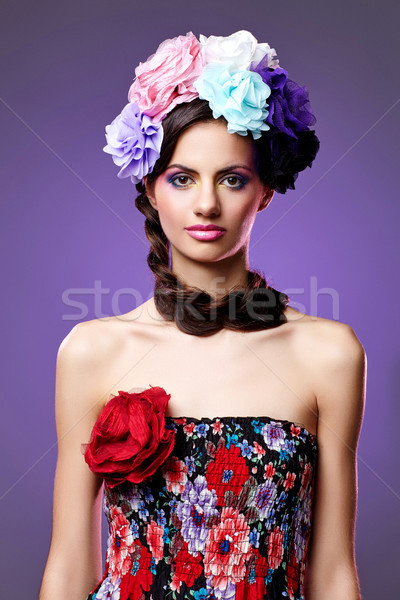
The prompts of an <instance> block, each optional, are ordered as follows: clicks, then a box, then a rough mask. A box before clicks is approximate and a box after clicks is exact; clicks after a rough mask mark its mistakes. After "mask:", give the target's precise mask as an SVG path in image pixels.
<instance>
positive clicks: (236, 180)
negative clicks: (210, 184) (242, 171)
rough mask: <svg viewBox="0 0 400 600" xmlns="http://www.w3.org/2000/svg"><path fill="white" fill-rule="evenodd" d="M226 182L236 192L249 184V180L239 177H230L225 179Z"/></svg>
mask: <svg viewBox="0 0 400 600" xmlns="http://www.w3.org/2000/svg"><path fill="white" fill-rule="evenodd" d="M224 181H227V182H228V187H231V188H234V189H236V190H238V189H240V188H242V187H243V186H244V185H245V184H246V183H247V180H246V179H244V178H243V177H240V176H239V175H228V177H225V179H224Z"/></svg>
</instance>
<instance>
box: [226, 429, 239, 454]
mask: <svg viewBox="0 0 400 600" xmlns="http://www.w3.org/2000/svg"><path fill="white" fill-rule="evenodd" d="M226 437H227V442H226V449H227V450H229V448H230V447H231V446H238V445H239V437H238V436H237V434H236V433H234V434H230V433H228V434H227V436H226Z"/></svg>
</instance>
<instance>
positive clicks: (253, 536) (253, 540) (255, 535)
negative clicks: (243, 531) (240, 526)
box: [249, 527, 260, 548]
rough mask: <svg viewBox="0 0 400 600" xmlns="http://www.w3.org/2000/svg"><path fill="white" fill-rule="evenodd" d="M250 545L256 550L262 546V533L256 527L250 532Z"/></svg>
mask: <svg viewBox="0 0 400 600" xmlns="http://www.w3.org/2000/svg"><path fill="white" fill-rule="evenodd" d="M249 540H250V544H251V545H252V546H254V548H258V547H259V545H260V532H259V531H257V529H256V528H255V527H253V529H252V530H251V532H250V535H249Z"/></svg>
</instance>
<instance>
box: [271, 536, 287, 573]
mask: <svg viewBox="0 0 400 600" xmlns="http://www.w3.org/2000/svg"><path fill="white" fill-rule="evenodd" d="M283 537H284V533H283V531H281V530H280V529H279V527H278V526H276V527H275V529H274V531H272V533H271V534H270V536H269V539H268V564H269V566H270V567H271V569H277V568H278V567H279V565H280V564H281V562H282V558H283V550H284V548H283Z"/></svg>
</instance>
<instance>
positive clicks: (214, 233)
mask: <svg viewBox="0 0 400 600" xmlns="http://www.w3.org/2000/svg"><path fill="white" fill-rule="evenodd" d="M185 229H186V231H187V232H188V234H189V235H190V236H191V237H194V238H196V240H215V239H217V238H219V237H221V236H222V235H224V233H225V231H226V229H224V227H220V226H219V225H213V224H209V225H200V224H198V225H191V226H190V227H185Z"/></svg>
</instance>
